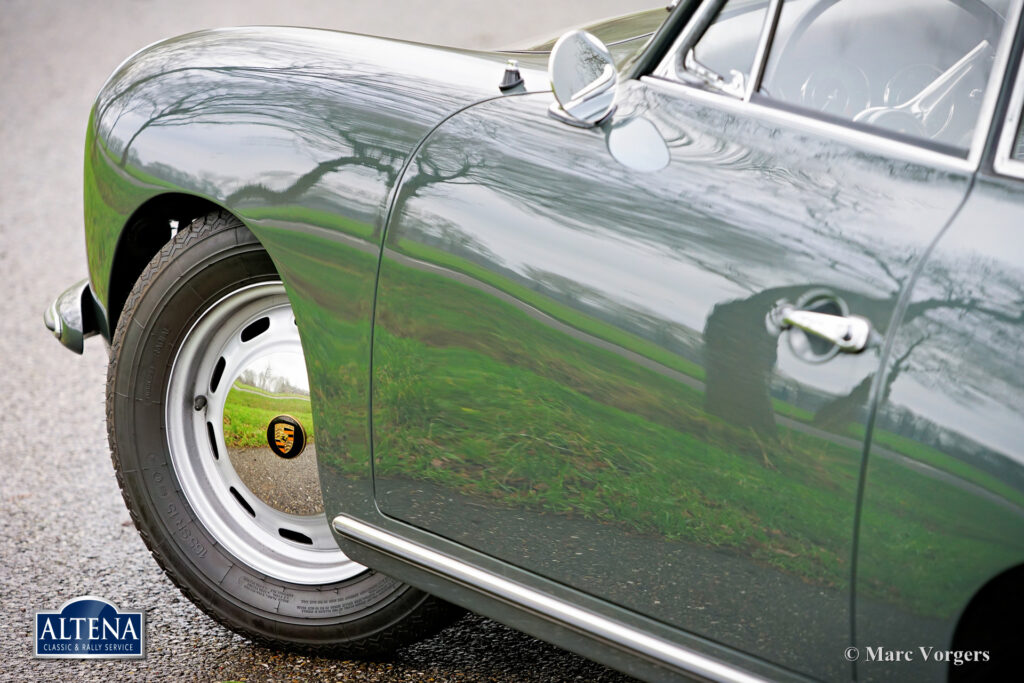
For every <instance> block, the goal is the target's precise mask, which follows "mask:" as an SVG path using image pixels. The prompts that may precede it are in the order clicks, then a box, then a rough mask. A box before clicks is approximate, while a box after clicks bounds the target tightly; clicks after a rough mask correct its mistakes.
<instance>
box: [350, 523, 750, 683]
mask: <svg viewBox="0 0 1024 683" xmlns="http://www.w3.org/2000/svg"><path fill="white" fill-rule="evenodd" d="M332 525H333V527H334V530H335V531H337V532H338V533H339V534H341V535H342V536H344V537H345V538H347V539H349V540H351V541H355V542H356V543H359V544H362V545H366V546H368V547H370V548H372V549H374V550H377V551H380V552H384V553H387V554H389V555H391V556H393V557H396V558H398V559H400V560H402V561H404V562H407V563H411V564H413V565H416V566H417V567H419V568H422V569H426V570H428V571H430V572H433V573H436V574H439V575H442V576H444V577H446V578H448V579H451V580H454V581H457V582H459V583H462V584H464V585H466V586H469V587H471V588H473V589H474V590H477V591H480V592H483V593H486V594H488V595H490V596H491V597H494V598H498V599H499V600H501V601H504V602H507V603H511V604H513V605H516V606H517V607H520V608H523V609H526V610H529V611H530V612H534V613H537V614H542V615H545V616H546V617H547V618H549V619H551V620H553V621H556V622H559V623H560V624H561V625H563V626H565V627H568V628H569V629H571V630H574V631H580V632H583V633H586V634H588V635H590V636H593V637H597V638H599V639H601V640H604V641H607V642H609V643H612V644H614V645H617V646H618V647H620V648H623V649H625V650H628V651H632V652H635V653H637V654H640V655H642V656H645V657H647V658H650V659H653V660H655V661H657V662H659V663H662V664H664V665H667V666H668V667H670V668H673V669H678V670H682V671H685V672H687V673H688V674H689V675H692V676H696V677H698V678H701V679H706V680H712V681H732V682H736V683H758V682H761V681H764V680H766V679H763V678H760V677H758V676H755V675H753V674H750V673H747V672H745V671H741V670H739V669H736V668H734V667H732V666H729V665H727V664H724V663H722V662H720V661H717V660H715V659H711V658H709V657H706V656H704V655H702V654H700V653H698V652H696V651H694V650H691V649H688V648H685V647H680V646H679V645H675V644H673V643H670V642H668V641H666V640H663V639H661V638H656V637H653V636H650V635H648V634H646V633H643V632H641V631H638V630H636V629H634V628H631V627H629V626H625V625H623V624H621V623H619V622H616V621H613V620H611V619H608V618H606V617H603V616H601V615H598V614H595V613H593V612H590V611H588V610H585V609H581V608H579V607H577V606H575V605H572V604H570V603H568V602H565V601H563V600H560V599H557V598H553V597H551V596H549V595H545V594H544V593H541V592H538V591H535V590H533V589H531V588H528V587H526V586H523V585H521V584H519V583H516V582H513V581H510V580H508V579H506V578H503V577H501V576H498V575H497V574H494V573H492V572H489V571H485V570H482V569H480V568H478V567H474V566H471V565H469V564H466V563H464V562H461V561H459V560H456V559H454V558H451V557H448V556H446V555H443V554H441V553H438V552H435V551H433V550H431V549H429V548H427V547H425V546H422V545H419V544H417V543H413V542H410V541H408V540H406V539H404V538H401V537H399V536H397V535H395V534H392V533H390V532H388V531H384V530H383V529H380V528H377V527H374V526H371V525H369V524H366V523H364V522H361V521H359V520H357V519H354V518H352V517H349V516H347V515H338V516H337V517H335V518H334V520H333V522H332Z"/></svg>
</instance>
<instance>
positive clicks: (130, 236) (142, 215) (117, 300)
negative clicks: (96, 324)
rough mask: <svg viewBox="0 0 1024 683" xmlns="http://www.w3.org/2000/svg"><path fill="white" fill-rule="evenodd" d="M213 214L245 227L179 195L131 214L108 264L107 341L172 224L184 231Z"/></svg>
mask: <svg viewBox="0 0 1024 683" xmlns="http://www.w3.org/2000/svg"><path fill="white" fill-rule="evenodd" d="M214 211H226V212H228V213H230V214H231V215H232V216H234V217H235V218H237V219H238V220H240V221H241V222H242V223H243V225H244V224H245V220H244V219H243V218H242V217H241V216H239V215H238V214H237V213H236V212H233V211H231V210H230V209H227V208H225V207H223V206H221V205H219V204H217V203H215V202H212V201H210V200H209V199H205V198H203V197H199V196H196V195H191V194H186V193H180V192H169V193H165V194H160V195H157V196H155V197H151V198H149V199H147V200H146V201H145V202H143V203H142V204H141V205H140V206H139V207H138V208H136V209H135V211H134V212H132V214H131V216H130V217H129V218H128V220H127V221H125V223H124V227H123V228H122V230H121V234H120V235H119V236H118V239H117V245H116V247H115V249H114V256H113V259H112V261H111V266H110V275H109V278H108V285H107V291H108V295H107V301H106V306H107V308H106V312H107V316H106V317H107V320H106V323H107V328H106V329H105V330H102V332H103V334H104V336H106V337H107V338H108V339H110V338H111V333H112V332H113V330H115V329H116V328H117V322H118V319H119V318H120V317H121V311H122V310H123V309H124V304H125V302H126V301H127V300H128V294H129V293H130V292H131V290H132V287H133V286H134V285H135V281H136V280H138V278H139V275H141V274H142V271H143V270H144V269H145V267H146V264H147V263H149V261H150V259H152V258H153V257H154V256H156V254H157V252H159V251H160V249H161V248H162V247H163V246H164V245H165V244H166V243H167V242H168V241H169V240H170V239H171V237H172V236H173V234H172V221H177V225H178V226H179V228H184V227H186V226H187V225H188V224H189V223H191V222H192V221H193V220H195V219H196V218H199V217H200V216H205V215H206V214H208V213H212V212H214ZM246 227H249V226H248V225H246ZM250 232H252V230H251V228H250ZM257 239H259V237H258V236H257Z"/></svg>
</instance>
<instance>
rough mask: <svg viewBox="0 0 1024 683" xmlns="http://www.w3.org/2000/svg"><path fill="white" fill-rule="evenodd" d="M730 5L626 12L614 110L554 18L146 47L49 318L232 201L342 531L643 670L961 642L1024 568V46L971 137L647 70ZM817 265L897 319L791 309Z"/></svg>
mask: <svg viewBox="0 0 1024 683" xmlns="http://www.w3.org/2000/svg"><path fill="white" fill-rule="evenodd" d="M700 4H701V3H698V2H686V1H685V0H684V2H682V3H679V5H680V6H679V7H677V8H676V9H675V10H674V11H673V12H672V13H671V14H666V13H665V12H664V10H659V11H657V12H651V13H645V14H642V15H634V16H633V17H631V18H627V19H625V20H622V21H619V22H610V23H607V24H604V25H601V26H599V27H597V28H596V29H595V33H597V35H598V37H603V38H604V39H605V40H606V42H609V43H610V44H611V47H612V51H613V53H614V54H615V57H616V60H617V62H618V64H619V68H620V70H622V71H623V74H624V76H625V77H624V78H623V79H622V82H621V83H620V85H619V91H618V94H617V109H616V111H615V114H614V116H613V117H612V119H611V120H610V122H608V123H605V124H602V125H601V126H599V127H595V128H574V127H571V126H567V125H565V123H564V122H562V121H559V120H558V119H556V118H553V117H551V116H548V113H547V111H548V108H549V107H550V105H551V104H552V102H553V96H552V93H551V92H550V85H549V82H548V78H547V75H546V73H545V68H546V65H547V59H548V55H547V50H548V49H550V46H551V45H550V44H548V45H541V46H539V47H538V48H537V49H535V50H524V51H521V52H518V53H505V52H501V53H499V52H473V51H465V50H454V49H448V48H437V47H431V46H424V45H416V44H411V43H402V42H396V41H388V40H383V39H377V38H368V37H363V36H356V35H348V34H343V33H336V32H330V31H316V30H310V29H287V28H241V29H225V30H218V31H209V32H202V33H196V34H190V35H187V36H182V37H180V38H175V39H173V40H169V41H166V42H163V43H160V44H157V45H155V46H151V47H149V48H147V49H145V50H143V51H141V52H140V53H138V54H136V55H135V56H133V57H132V58H130V59H129V60H128V61H126V62H125V63H124V64H123V65H122V66H121V67H120V68H119V69H118V70H117V71H116V72H115V74H114V75H113V76H112V77H111V79H110V80H109V81H108V83H107V84H106V85H105V86H104V88H103V90H102V92H101V93H100V95H99V97H98V99H97V102H96V105H95V107H94V110H93V113H92V117H91V120H90V123H89V128H88V138H87V143H86V159H85V229H86V238H87V245H88V259H89V263H88V266H89V274H90V278H89V286H88V287H87V288H82V287H79V288H78V289H74V290H69V292H70V293H69V294H65V296H64V299H63V301H64V303H60V302H58V304H56V305H55V308H54V311H53V312H52V313H51V314H50V316H51V317H50V320H49V323H50V324H51V325H52V326H56V327H57V328H58V333H61V332H63V333H64V336H63V337H62V339H63V340H64V341H65V342H66V343H69V341H70V343H69V345H72V346H74V345H76V344H77V345H78V350H80V349H81V347H80V344H81V333H88V332H99V333H101V334H102V335H103V336H104V337H106V338H107V339H108V340H109V339H110V338H111V331H112V330H113V329H114V328H115V327H116V324H117V320H118V316H119V315H120V311H121V309H122V307H123V306H124V303H125V301H126V298H127V296H128V292H129V291H130V290H131V288H132V285H133V284H134V282H135V280H136V278H137V277H138V275H139V273H140V272H141V271H142V269H143V267H144V266H145V264H146V263H147V262H148V261H149V259H150V258H151V257H152V256H153V255H154V254H155V253H156V252H157V251H158V250H159V249H160V247H161V246H162V245H163V244H164V243H165V242H166V241H167V240H168V239H169V238H170V237H171V234H172V232H171V229H172V227H171V226H172V225H174V226H176V225H181V224H185V225H187V223H188V222H189V221H190V220H192V219H193V218H195V217H197V216H200V215H203V214H205V213H207V212H209V211H210V210H213V209H217V208H222V209H225V210H227V211H229V212H230V213H231V214H233V215H234V216H236V217H237V218H238V219H240V220H241V221H242V222H243V223H244V224H245V225H246V226H247V227H248V228H249V229H250V230H251V231H252V233H253V234H254V235H255V236H256V237H257V238H258V240H259V241H260V243H261V244H262V245H263V247H264V248H265V249H266V251H267V252H268V253H269V255H270V257H271V258H272V259H273V262H274V265H275V266H276V268H277V271H278V273H279V275H280V277H281V280H282V281H283V282H284V285H285V287H286V289H287V293H288V296H289V298H290V301H291V305H292V308H293V310H294V313H295V318H296V321H297V324H298V328H299V331H300V335H301V339H302V347H303V351H304V353H305V357H306V365H307V370H308V373H309V380H310V389H311V397H312V405H313V419H314V422H315V424H316V432H317V457H318V462H319V470H320V482H321V486H322V489H323V497H324V505H325V510H326V513H327V518H328V519H330V520H335V523H334V531H335V534H336V538H337V541H338V543H339V545H340V546H341V548H342V549H343V550H344V551H345V553H346V554H347V555H348V556H349V557H350V558H352V559H354V560H356V561H358V562H360V563H362V564H365V565H368V566H371V567H374V568H377V569H379V570H381V571H383V572H386V573H388V574H391V575H393V576H394V577H396V578H398V579H401V580H402V581H405V582H408V583H410V584H412V585H415V586H418V587H420V588H422V589H424V590H426V591H427V592H430V593H433V594H436V595H439V596H441V597H443V598H445V599H447V600H450V601H452V602H455V603H458V604H461V605H464V606H466V607H468V608H470V609H473V610H475V611H479V612H482V613H485V614H488V615H491V616H494V617H496V618H498V619H500V620H503V621H505V622H507V623H509V624H511V625H513V626H516V627H517V628H521V629H523V630H525V631H528V632H530V633H533V634H535V635H537V636H539V637H542V638H546V639H549V640H552V641H554V642H556V643H558V644H561V645H562V646H565V647H567V648H570V649H574V650H577V651H579V652H582V653H583V654H585V655H587V656H589V657H592V658H594V659H598V660H600V661H603V662H606V663H608V664H611V665H613V666H616V667H618V668H620V669H622V670H625V671H627V672H630V673H633V674H635V675H639V676H642V677H647V678H651V679H660V678H672V677H674V676H677V675H680V674H687V675H696V676H699V677H707V678H721V679H733V680H740V679H742V678H743V676H745V675H753V676H761V677H766V678H772V679H784V678H802V677H812V678H822V679H829V680H841V679H848V678H851V677H856V678H857V679H858V680H883V679H889V678H895V677H899V678H901V679H911V678H913V679H920V680H934V679H936V678H941V677H944V676H945V675H946V673H947V671H949V670H952V668H953V665H952V664H951V663H950V662H949V661H946V660H942V659H941V658H939V659H934V658H928V657H922V656H920V654H919V653H918V652H917V648H918V647H930V648H936V649H937V650H939V651H945V650H951V649H954V648H955V646H957V644H958V643H964V642H970V641H969V639H968V636H969V634H964V633H963V632H962V631H958V630H957V629H958V624H960V623H961V618H962V616H963V615H964V613H965V610H967V609H968V606H969V605H975V606H980V607H977V608H978V609H980V608H982V607H985V606H987V605H988V604H989V603H993V604H995V603H998V602H1000V601H1002V600H1006V599H1007V597H1006V595H1007V593H1005V592H1004V591H1005V586H1007V585H1013V586H1016V585H1017V584H1020V583H1021V581H1022V579H1024V574H1022V570H1021V567H1022V566H1024V446H1022V445H1021V440H1020V435H1021V433H1022V432H1021V427H1022V423H1024V418H1022V414H1021V408H1022V406H1024V374H1022V367H1024V350H1022V349H1024V347H1022V346H1021V344H1020V341H1019V340H1020V339H1021V337H1022V335H1024V295H1022V294H1021V292H1022V291H1024V271H1022V268H1024V253H1022V251H1021V249H1022V247H1021V246H1020V245H1021V244H1024V242H1021V241H1020V240H1019V239H1017V238H1016V236H1015V235H1014V234H1013V233H1014V232H1015V231H1016V230H1017V229H1018V228H1019V226H1018V225H1017V224H1018V223H1019V221H1020V217H1021V216H1024V195H1022V193H1024V184H1022V182H1021V181H1020V180H1018V179H1017V178H1015V177H1012V174H1006V173H1001V172H997V171H996V170H995V167H996V166H997V165H998V164H996V163H994V160H995V159H996V156H997V155H998V153H999V152H998V150H997V149H996V148H997V145H996V141H997V138H998V136H997V133H998V132H999V130H1000V128H1001V126H1002V125H1003V124H1002V121H1003V117H1004V116H1005V115H1006V113H1007V111H1008V110H1009V109H1010V108H1011V104H1010V102H1009V99H1010V97H1011V87H1010V84H1012V82H1013V76H1014V74H1013V70H1014V68H1016V62H1017V61H1019V57H1020V50H1019V49H1018V50H1017V51H1016V52H1015V53H1014V54H1015V55H1016V56H1015V57H1012V58H1010V59H1009V60H1008V64H1009V66H1008V67H1007V68H1006V77H1005V85H1004V87H1003V89H1002V92H1001V93H1000V94H999V99H998V100H996V101H994V102H993V107H992V110H991V112H990V118H991V119H992V121H993V123H992V126H991V134H990V138H989V139H986V140H984V141H983V145H982V146H981V147H980V148H979V150H978V152H977V154H976V153H975V151H974V150H973V149H972V151H971V153H970V154H965V155H963V157H960V156H958V155H956V154H948V153H946V152H945V151H944V150H935V149H932V148H929V147H927V146H925V147H918V146H915V145H914V144H912V143H909V142H906V141H903V140H893V139H890V138H886V137H884V136H877V135H872V134H871V133H870V132H865V131H862V130H854V131H852V133H850V134H847V132H844V129H843V127H842V125H841V124H839V123H836V122H834V121H828V120H824V121H823V120H821V119H820V118H815V117H811V116H807V117H802V116H801V115H800V114H799V113H797V114H793V113H792V112H790V111H788V110H784V109H776V108H773V107H771V106H770V105H769V104H765V103H763V102H761V103H758V102H757V101H756V100H751V101H749V102H748V101H738V100H729V99H728V98H725V97H722V96H721V95H719V94H714V93H707V92H706V91H704V90H701V89H698V88H694V87H691V86H686V85H680V84H677V83H669V82H667V81H665V80H663V79H659V78H656V77H652V76H651V73H652V72H653V71H654V70H655V68H656V67H657V65H658V64H659V63H660V61H661V60H662V58H663V57H664V55H666V54H668V53H669V51H670V49H671V47H672V44H673V43H674V42H675V40H676V36H677V35H678V34H679V32H680V31H681V30H685V29H684V27H686V26H688V25H689V22H690V20H691V18H692V16H693V15H694V13H695V12H697V11H698V10H699V7H698V6H699V5H700ZM666 19H667V20H666ZM659 25H660V30H659V31H658V32H657V33H656V34H653V35H652V32H653V31H654V28H655V27H657V26H659ZM510 57H511V58H516V59H518V60H519V69H520V71H521V74H522V77H523V80H524V83H523V84H522V85H521V86H518V87H516V88H514V89H512V90H509V91H504V92H503V91H501V90H499V88H498V84H499V83H500V82H501V78H502V74H503V72H504V69H505V63H506V60H508V59H509V58H510ZM997 66H998V61H997ZM1018 109H1019V107H1018ZM1011 113H1012V112H1011ZM983 125H985V126H988V121H985V122H983ZM172 222H173V223H172ZM816 296H821V297H825V299H828V300H829V301H838V302H841V303H842V304H843V306H844V307H845V308H847V309H848V311H843V312H844V313H847V312H848V313H851V314H856V315H859V316H863V317H864V318H866V319H868V320H870V321H871V323H872V324H873V326H874V329H875V330H876V333H877V339H876V344H875V345H874V346H873V347H871V348H869V349H867V350H866V351H864V352H863V353H860V354H849V355H847V354H839V355H834V356H830V357H828V358H822V359H819V360H821V361H822V362H819V363H809V362H806V359H804V358H801V357H800V356H799V353H798V352H797V351H794V349H793V348H792V347H791V346H790V345H787V344H786V343H785V341H784V340H785V338H786V335H787V334H790V333H786V332H783V333H782V334H781V335H778V334H776V335H773V334H769V332H768V331H767V330H766V324H765V320H766V315H768V314H769V313H770V312H771V311H772V310H773V307H776V306H777V305H778V302H780V301H782V300H785V301H787V302H798V303H799V302H800V301H801V300H804V301H810V300H813V299H814V297H816ZM79 302H81V308H80V309H79V307H78V303H79ZM75 311H77V312H78V314H79V317H80V319H79V320H78V321H75V320H74V319H73V317H74V316H73V315H72V313H74V312H75ZM69 312H70V313H69ZM54 319H58V322H57V323H54ZM76 331H77V332H78V334H76ZM1018 628H1019V622H1018ZM1017 633H1018V634H1019V633H1020V631H1018V632H1017ZM849 647H858V648H861V651H862V652H864V651H865V649H866V648H872V647H874V648H879V647H884V648H886V649H889V650H899V651H909V652H912V653H914V656H913V657H911V658H910V661H898V662H892V661H864V660H863V658H862V660H861V661H859V662H852V661H850V659H849V658H847V657H844V652H846V650H847V648H849Z"/></svg>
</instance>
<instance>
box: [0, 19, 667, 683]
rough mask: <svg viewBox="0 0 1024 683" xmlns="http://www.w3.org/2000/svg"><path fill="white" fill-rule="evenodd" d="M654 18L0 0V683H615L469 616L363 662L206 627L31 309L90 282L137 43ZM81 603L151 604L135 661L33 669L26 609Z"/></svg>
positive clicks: (82, 372)
mask: <svg viewBox="0 0 1024 683" xmlns="http://www.w3.org/2000/svg"><path fill="white" fill-rule="evenodd" d="M654 4H656V3H655V2H642V1H641V2H638V1H637V0H623V1H621V2H615V1H613V0H561V1H560V2H557V3H553V2H543V1H541V0H518V1H517V2H514V3H499V2H479V0H433V1H432V2H429V3H426V2H412V1H411V0H410V1H407V2H389V1H387V0H346V1H345V2H340V1H338V0H305V1H302V0H292V1H291V2H287V3H285V2H271V1H269V0H248V1H246V0H239V1H236V0H231V1H230V2H228V1H225V0H219V1H218V2H198V1H196V0H175V1H174V2H155V1H148V0H135V1H131V0H105V1H104V2H98V1H91V2H70V1H68V2H60V1H58V0H0V321H2V322H0V325H2V328H0V362H2V367H0V500H2V503H3V510H2V511H3V515H2V518H0V626H2V633H3V635H4V637H3V638H0V657H2V660H0V678H2V679H8V678H9V679H11V680H33V679H48V680H52V679H78V680H121V679H126V678H132V677H138V678H145V679H150V680H159V679H166V680H191V679H198V680H289V681H291V680H358V681H512V682H514V681H563V680H566V681H574V680H579V681H618V680H624V677H622V676H621V675H619V674H617V673H615V672H613V671H610V670H608V669H605V668H603V667H601V666H598V665H596V664H593V663H591V662H589V661H587V660H585V659H582V658H579V657H576V656H574V655H570V654H568V653H566V652H564V651H562V650H559V649H557V648H554V647H551V646H549V645H546V644H543V643H539V642H537V641H535V640H533V639H531V638H529V637H527V636H525V635H522V634H520V633H518V632H516V631H513V630H511V629H508V628H505V627H504V626H501V625H499V624H496V623H494V622H491V621H489V620H486V619H482V618H480V617H475V616H470V617H467V618H466V619H464V620H463V621H461V622H460V623H459V624H457V625H456V626H454V627H452V628H450V629H448V630H447V631H445V632H443V633H441V634H440V635H439V636H437V637H435V638H433V639H431V640H429V641H426V642H424V643H421V644H419V645H416V646H413V647H410V648H407V649H405V650H402V651H400V652H398V653H396V654H395V655H394V657H393V658H392V659H390V660H389V661H380V662H372V663H367V662H351V661H341V660H331V659H315V658H308V657H302V656H297V655H293V654H286V653H281V652H276V651H272V650H267V649H265V648H261V647H256V646H253V645H251V644H250V643H249V642H248V641H246V640H245V639H243V638H241V637H239V636H236V635H234V634H232V633H231V632H229V631H226V630H224V629H223V628H221V627H220V626H218V625H216V624H215V623H213V622H212V621H211V620H209V619H208V618H206V617H205V616H204V615H203V614H201V613H200V612H199V610H198V609H196V608H195V607H194V606H193V605H192V604H191V603H190V602H189V601H188V600H186V599H185V598H183V597H182V596H181V595H180V594H179V593H178V591H177V589H175V588H174V587H173V586H172V585H171V583H170V582H169V581H168V580H167V579H165V578H164V576H163V573H162V572H161V571H160V569H159V568H158V567H157V565H156V563H155V562H154V561H153V559H152V558H151V557H150V555H149V553H148V551H147V550H146V548H145V546H144V545H143V544H142V541H141V540H140V539H139V537H138V535H137V534H136V532H135V529H134V528H133V527H132V526H131V522H130V521H129V518H128V513H127V512H126V510H125V508H124V504H123V502H122V500H121V496H120V493H119V492H118V489H117V484H116V482H115V479H114V474H113V471H112V469H111V465H110V459H109V455H108V451H107V441H106V431H105V427H104V423H103V400H104V399H103V379H104V372H105V367H106V349H105V347H104V344H103V342H102V341H101V340H99V339H92V340H89V342H87V344H86V352H85V355H84V356H83V357H78V356H75V355H73V354H71V353H69V352H67V351H65V350H64V349H62V348H61V347H60V345H59V344H58V343H57V342H56V341H54V340H53V339H52V337H50V335H49V332H47V331H46V330H45V329H44V327H43V325H42V311H43V309H44V308H45V307H46V306H47V305H48V304H49V303H50V301H51V300H52V299H53V297H54V296H55V295H56V294H58V293H59V292H60V291H61V290H63V289H64V288H65V287H66V286H68V285H70V284H71V283H72V282H74V281H76V280H78V279H80V278H82V277H84V276H85V274H86V269H85V249H84V240H83V237H82V199H81V195H82V192H81V185H82V182H81V181H82V141H83V139H84V137H85V126H86V121H87V118H88V114H89V107H90V105H91V102H92V98H93V96H94V95H95V93H96V92H97V90H98V89H99V88H100V86H101V85H102V83H103V81H104V80H105V79H106V77H107V75H108V74H109V73H110V72H111V71H112V70H113V69H114V68H115V67H116V66H117V65H118V64H119V63H120V62H121V60H122V59H124V58H125V57H127V56H128V55H129V54H131V53H132V52H134V51H135V50H136V49H138V48H140V47H142V46H144V45H147V44H149V43H151V42H153V41H155V40H159V39H161V38H164V37H167V36H171V35H175V34H179V33H184V32H187V31H190V30H195V29H200V28H208V27H212V26H225V25H239V24H288V25H306V26H320V27H324V28H332V29H341V30H349V31H356V32H361V33H371V34H377V35H389V36H394V37H399V38H404V39H410V40H419V41H424V42H436V43H445V44H452V45H461V46H467V47H489V46H496V45H511V44H516V43H517V42H519V41H520V40H522V39H524V38H529V37H534V36H544V35H551V34H555V33H557V32H558V31H559V30H560V29H562V28H563V27H566V26H570V25H573V24H579V23H581V22H585V21H587V20H590V19H596V18H599V17H603V16H608V15H613V14H619V13H623V12H627V11H632V10H634V9H638V8H641V7H645V6H650V5H654ZM428 8H429V9H428ZM85 594H91V595H96V596H100V597H104V598H107V599H109V600H111V601H112V602H114V603H116V604H118V605H119V606H120V607H121V608H123V609H135V610H139V609H144V610H146V613H147V620H148V629H147V631H148V634H147V635H148V644H147V649H148V656H147V658H146V659H145V660H142V661H132V660H127V661H123V660H36V659H33V658H32V618H33V613H34V612H35V611H37V610H44V609H56V608H58V607H59V606H60V605H61V604H62V603H63V602H64V601H66V600H68V599H70V598H73V597H76V596H79V595H85Z"/></svg>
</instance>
